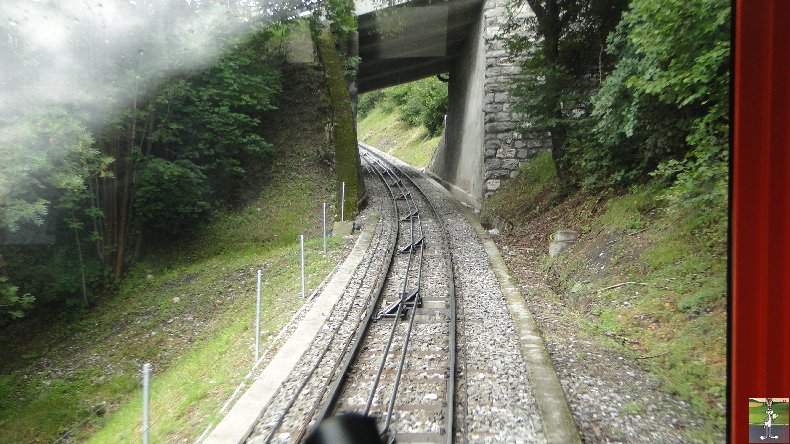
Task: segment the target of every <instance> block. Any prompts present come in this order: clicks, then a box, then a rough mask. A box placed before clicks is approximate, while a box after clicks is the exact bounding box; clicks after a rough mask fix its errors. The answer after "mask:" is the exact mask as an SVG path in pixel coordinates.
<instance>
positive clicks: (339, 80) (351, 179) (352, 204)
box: [316, 30, 365, 219]
mask: <svg viewBox="0 0 790 444" xmlns="http://www.w3.org/2000/svg"><path fill="white" fill-rule="evenodd" d="M316 45H317V46H318V52H319V55H320V57H321V61H322V62H323V65H324V73H325V75H326V82H327V88H328V89H329V101H330V104H331V108H332V130H333V135H334V144H335V180H336V182H337V188H336V189H337V193H338V199H337V200H338V202H339V201H340V189H341V183H342V182H345V183H346V199H345V216H346V219H351V218H353V217H355V216H356V214H357V203H358V202H359V201H360V199H361V198H362V196H363V195H364V194H365V184H364V182H363V181H362V165H361V163H360V159H359V150H358V149H357V132H356V127H355V125H354V114H353V111H352V108H351V99H350V96H349V93H348V88H347V86H346V80H345V76H344V73H343V66H342V64H341V61H340V55H339V54H338V51H337V47H336V46H335V38H334V36H333V35H332V33H331V32H330V31H329V30H324V31H320V32H319V34H318V35H317V36H316Z"/></svg>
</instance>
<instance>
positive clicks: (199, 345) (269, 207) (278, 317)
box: [0, 66, 344, 443]
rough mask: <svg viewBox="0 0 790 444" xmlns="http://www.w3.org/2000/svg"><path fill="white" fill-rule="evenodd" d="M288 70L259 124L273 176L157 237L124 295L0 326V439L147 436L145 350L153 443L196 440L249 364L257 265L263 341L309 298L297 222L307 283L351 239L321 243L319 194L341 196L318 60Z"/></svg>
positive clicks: (312, 284) (257, 178) (254, 179)
mask: <svg viewBox="0 0 790 444" xmlns="http://www.w3.org/2000/svg"><path fill="white" fill-rule="evenodd" d="M284 77H285V78H286V79H288V80H287V82H286V85H285V88H286V91H285V93H284V94H283V96H284V101H283V103H281V104H280V110H279V111H278V112H277V113H276V114H274V115H273V116H271V118H270V119H267V122H270V124H271V125H270V127H269V128H266V129H264V131H265V132H266V134H267V140H270V141H272V142H273V143H274V144H275V146H277V147H278V152H277V155H276V158H275V159H274V161H273V164H272V165H268V166H266V168H265V170H266V171H268V173H267V174H251V175H250V187H249V192H248V193H247V194H248V195H247V196H245V202H246V203H244V204H241V205H239V207H238V208H236V209H233V210H228V211H226V212H224V213H223V214H221V215H220V216H219V217H217V218H216V219H215V220H213V221H210V222H209V223H207V224H206V225H205V226H204V227H202V228H201V229H199V230H197V231H196V232H194V233H192V234H191V235H190V236H188V237H186V238H184V239H181V240H179V241H177V242H176V243H175V244H172V245H170V246H168V247H160V246H155V245H154V246H149V252H148V253H147V254H146V255H145V256H144V257H143V259H142V260H141V261H139V262H138V263H137V264H136V265H135V266H134V267H133V269H132V270H130V272H129V273H128V275H127V277H126V278H125V279H124V280H123V282H122V284H121V285H120V288H119V289H118V291H117V293H116V294H114V295H113V296H109V297H107V298H105V299H103V300H101V301H100V302H99V303H98V304H97V306H96V307H94V308H93V309H92V310H90V311H89V312H87V313H85V314H84V315H83V316H82V317H81V318H79V319H77V320H71V321H61V322H59V323H55V324H52V325H41V324H37V323H35V321H34V320H32V319H31V320H29V321H27V322H22V323H18V324H15V325H13V326H11V327H10V328H7V329H5V330H3V331H0V375H1V376H0V443H22V442H24V443H51V442H53V441H55V440H57V439H58V438H59V437H62V436H63V437H65V439H64V440H63V441H61V442H64V441H65V442H84V441H90V442H102V443H105V442H139V441H140V437H141V429H140V427H141V420H140V410H141V393H140V392H141V390H140V368H141V366H142V364H143V363H144V362H150V363H151V364H152V366H153V379H152V395H151V397H152V399H151V403H152V404H151V418H152V420H151V421H152V422H151V430H150V433H151V439H152V442H182V441H185V440H186V441H193V440H194V439H195V438H196V437H197V436H198V435H200V434H201V432H203V430H205V428H206V427H207V426H208V425H209V424H213V423H215V422H216V420H217V419H218V410H219V408H220V406H221V405H222V403H223V402H224V401H225V400H226V399H227V398H228V397H229V396H230V394H231V393H232V392H233V390H234V389H235V388H236V386H237V385H238V384H239V383H240V382H242V381H243V379H244V376H245V375H246V373H247V372H248V371H249V369H250V368H251V366H252V364H253V362H252V361H253V343H254V339H253V337H254V334H253V333H254V318H255V315H254V310H255V274H256V270H257V269H259V268H260V269H262V270H263V277H264V281H263V291H262V298H263V302H262V314H261V318H262V331H263V337H262V344H263V345H264V346H265V345H266V344H267V343H268V341H269V340H270V339H272V338H273V337H274V336H276V335H277V333H278V331H279V329H280V328H281V327H282V326H283V325H284V324H285V323H286V322H287V321H288V320H289V319H290V317H291V315H292V314H293V313H294V312H295V311H296V310H297V309H298V308H299V307H300V306H301V304H302V303H303V300H302V298H301V296H300V282H299V252H298V248H299V241H298V236H299V234H302V233H304V234H306V237H307V239H309V240H308V241H307V242H306V250H307V251H306V260H307V264H308V267H307V288H308V289H313V288H316V287H317V286H318V285H319V284H320V282H321V281H322V280H323V279H324V278H325V277H326V275H327V274H328V273H329V272H330V271H331V270H332V269H333V268H334V266H335V264H336V262H337V261H338V260H339V258H340V255H341V248H340V247H342V245H343V244H344V241H343V239H341V238H333V239H331V240H330V242H329V248H330V252H329V254H328V255H327V256H324V255H323V254H322V253H321V251H320V250H321V240H320V233H321V202H332V199H333V195H334V193H333V191H334V190H333V187H332V184H333V182H334V180H333V175H332V172H331V168H330V167H329V166H330V165H329V164H328V163H327V162H328V161H327V160H326V159H327V156H326V153H328V152H331V150H329V148H328V147H327V146H325V145H326V140H325V137H324V123H325V119H324V118H322V117H321V116H322V115H326V114H325V113H323V112H322V109H325V103H324V98H323V92H322V83H321V82H322V80H321V75H320V72H319V71H317V70H316V69H314V68H311V67H309V66H308V67H304V68H299V69H296V68H294V69H293V70H292V71H291V72H287V73H286V75H285V76H284ZM250 169H251V170H254V168H252V167H251V168H250ZM258 169H259V170H260V171H263V170H264V166H259V168H258Z"/></svg>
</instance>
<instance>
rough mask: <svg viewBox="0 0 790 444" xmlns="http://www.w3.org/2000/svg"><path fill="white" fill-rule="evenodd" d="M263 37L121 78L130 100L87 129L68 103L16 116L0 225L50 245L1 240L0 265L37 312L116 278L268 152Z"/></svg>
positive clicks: (202, 216) (231, 193)
mask: <svg viewBox="0 0 790 444" xmlns="http://www.w3.org/2000/svg"><path fill="white" fill-rule="evenodd" d="M269 37H270V32H269V30H268V29H261V30H259V31H258V32H256V33H254V34H253V35H252V36H250V37H246V38H243V39H238V40H236V41H235V42H229V45H228V50H227V52H226V53H225V54H224V55H222V56H221V57H220V58H219V60H217V61H216V62H215V63H214V64H213V65H212V66H210V67H208V68H206V69H204V70H201V71H198V72H188V73H184V74H181V75H178V76H175V77H171V78H169V79H167V80H165V81H163V82H162V84H161V85H160V86H159V87H158V88H157V89H156V90H155V91H153V92H152V93H151V94H149V95H147V96H142V94H140V93H138V92H137V89H138V88H139V87H138V86H137V85H135V84H134V81H133V80H132V81H130V85H129V86H130V88H132V89H134V90H135V92H134V94H133V96H132V100H131V103H130V105H129V108H127V109H123V110H121V111H120V112H119V113H118V114H117V115H116V116H115V117H114V118H113V120H112V121H111V122H110V123H108V124H107V125H105V126H104V128H102V129H100V130H98V131H94V132H93V134H91V133H90V132H89V131H88V129H87V127H86V125H87V124H86V123H85V122H82V121H80V118H79V114H78V113H74V112H68V113H67V112H65V111H63V112H52V111H48V112H39V113H37V114H34V115H31V116H27V117H23V118H21V119H20V120H19V121H18V122H17V123H16V125H15V126H14V132H13V134H12V139H13V140H12V141H11V142H12V143H11V144H10V145H5V144H4V147H6V148H5V149H3V159H4V162H3V163H2V169H3V171H2V175H3V176H4V177H10V178H12V186H11V188H10V189H9V192H8V193H3V194H2V202H0V221H2V222H1V225H0V229H2V230H4V231H6V232H8V233H9V235H11V236H13V234H14V232H17V231H19V230H20V229H22V230H23V231H25V230H27V231H33V232H34V233H38V236H39V239H35V238H33V239H24V240H22V242H21V243H22V244H24V243H25V242H31V243H33V244H34V245H35V244H41V243H44V244H51V245H50V246H48V247H43V246H41V247H39V249H49V251H50V255H39V256H32V257H39V258H40V260H39V261H38V262H31V259H32V257H31V256H30V255H29V254H27V253H28V252H29V251H30V250H35V249H36V247H35V246H30V245H15V246H9V245H7V246H6V247H4V251H3V257H4V259H5V263H4V264H2V268H0V273H2V274H4V275H6V276H7V277H8V278H9V280H10V281H11V282H13V283H14V285H15V286H18V287H19V290H18V291H19V292H20V293H21V294H30V295H33V296H35V297H36V298H37V304H38V307H39V308H40V309H41V310H40V311H43V312H48V313H55V312H59V311H61V312H62V311H64V310H65V311H72V310H73V309H74V308H80V307H83V308H84V307H85V306H87V305H89V304H90V303H91V302H92V301H93V300H94V297H95V294H96V292H97V291H99V292H100V291H106V290H111V289H112V286H114V285H115V284H117V283H118V282H119V281H120V278H121V276H122V274H123V272H124V271H125V269H126V268H127V267H128V265H129V264H130V263H131V262H133V261H134V260H135V259H136V258H137V257H139V256H140V253H141V251H142V249H143V246H144V244H145V243H147V242H150V241H155V240H157V239H163V238H167V237H172V236H174V235H178V234H180V233H183V232H185V231H186V230H188V229H190V228H192V227H193V226H195V224H196V223H198V222H200V221H205V220H206V218H207V216H210V215H211V214H212V213H213V212H215V211H216V210H217V209H219V208H222V207H223V206H226V205H228V203H232V202H233V201H234V200H235V199H236V198H237V197H238V190H239V188H240V187H241V186H242V185H243V184H244V178H245V172H246V170H245V168H244V165H245V164H247V163H250V162H253V161H255V162H260V161H265V159H267V158H268V157H270V156H271V152H272V151H271V150H272V147H271V145H270V144H269V143H267V142H265V141H264V140H263V138H262V137H261V136H260V129H259V127H260V126H261V125H262V122H261V119H260V116H261V115H262V114H263V113H264V112H265V111H267V110H270V109H273V108H274V104H275V102H276V97H277V93H278V91H279V89H280V86H279V85H280V83H279V73H278V72H277V70H276V69H275V68H273V64H272V63H271V58H272V55H271V54H270V53H268V52H267V51H266V50H265V49H264V48H265V43H266V41H267V40H268V39H269ZM150 38H151V39H155V38H156V36H155V34H154V33H152V34H151V37H150ZM150 44H155V42H152V43H150ZM135 69H136V70H144V69H146V66H145V64H143V63H141V64H140V65H139V66H138V67H136V68H135ZM139 75H142V74H140V73H139V72H135V71H133V73H132V74H131V76H132V77H134V76H139ZM23 146H26V147H28V149H19V147H23ZM36 225H38V226H42V225H43V227H42V228H39V229H36V228H35V227H36ZM42 230H45V231H44V232H45V233H46V234H48V235H49V237H50V239H48V240H42V239H41V237H42V236H41V235H40V233H41V232H42ZM44 237H47V236H44ZM6 243H7V244H8V243H11V244H13V243H14V241H13V237H12V238H11V239H9V240H7V241H6ZM46 256H49V257H46ZM58 258H63V260H62V261H58ZM33 268H36V269H37V271H38V272H37V273H31V272H30V270H31V269H33ZM64 276H68V277H71V278H66V279H64ZM17 305H20V304H18V303H17ZM5 312H8V313H12V314H14V315H16V314H18V313H17V312H16V311H13V312H12V311H11V310H5Z"/></svg>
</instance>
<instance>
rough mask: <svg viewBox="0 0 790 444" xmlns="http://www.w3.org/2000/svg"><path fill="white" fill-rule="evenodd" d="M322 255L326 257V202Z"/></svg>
mask: <svg viewBox="0 0 790 444" xmlns="http://www.w3.org/2000/svg"><path fill="white" fill-rule="evenodd" d="M324 255H326V202H324Z"/></svg>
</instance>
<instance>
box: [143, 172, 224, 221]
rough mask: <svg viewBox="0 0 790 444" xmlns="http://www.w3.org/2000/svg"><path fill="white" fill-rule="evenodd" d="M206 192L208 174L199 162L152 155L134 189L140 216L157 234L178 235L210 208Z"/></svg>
mask: <svg viewBox="0 0 790 444" xmlns="http://www.w3.org/2000/svg"><path fill="white" fill-rule="evenodd" d="M207 195H208V186H207V184H206V176H205V175H204V174H203V173H202V172H201V171H200V169H199V168H198V167H197V165H195V164H194V163H192V162H190V161H188V160H177V161H175V162H170V161H168V160H165V159H161V158H153V159H151V160H149V161H148V162H147V163H146V166H145V168H144V169H143V170H142V173H141V175H140V178H139V182H138V186H137V189H136V190H135V195H134V200H135V208H136V209H137V210H136V211H137V217H138V218H139V220H140V222H141V224H142V225H143V226H145V227H146V228H147V229H148V230H151V231H152V232H153V233H155V234H157V235H177V234H179V233H180V232H181V231H182V230H183V229H184V228H187V227H189V226H190V225H192V224H193V223H194V221H195V220H196V219H198V218H200V217H201V216H204V215H205V214H206V213H207V212H208V211H209V209H210V205H209V203H208V202H207V201H206V197H207Z"/></svg>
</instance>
